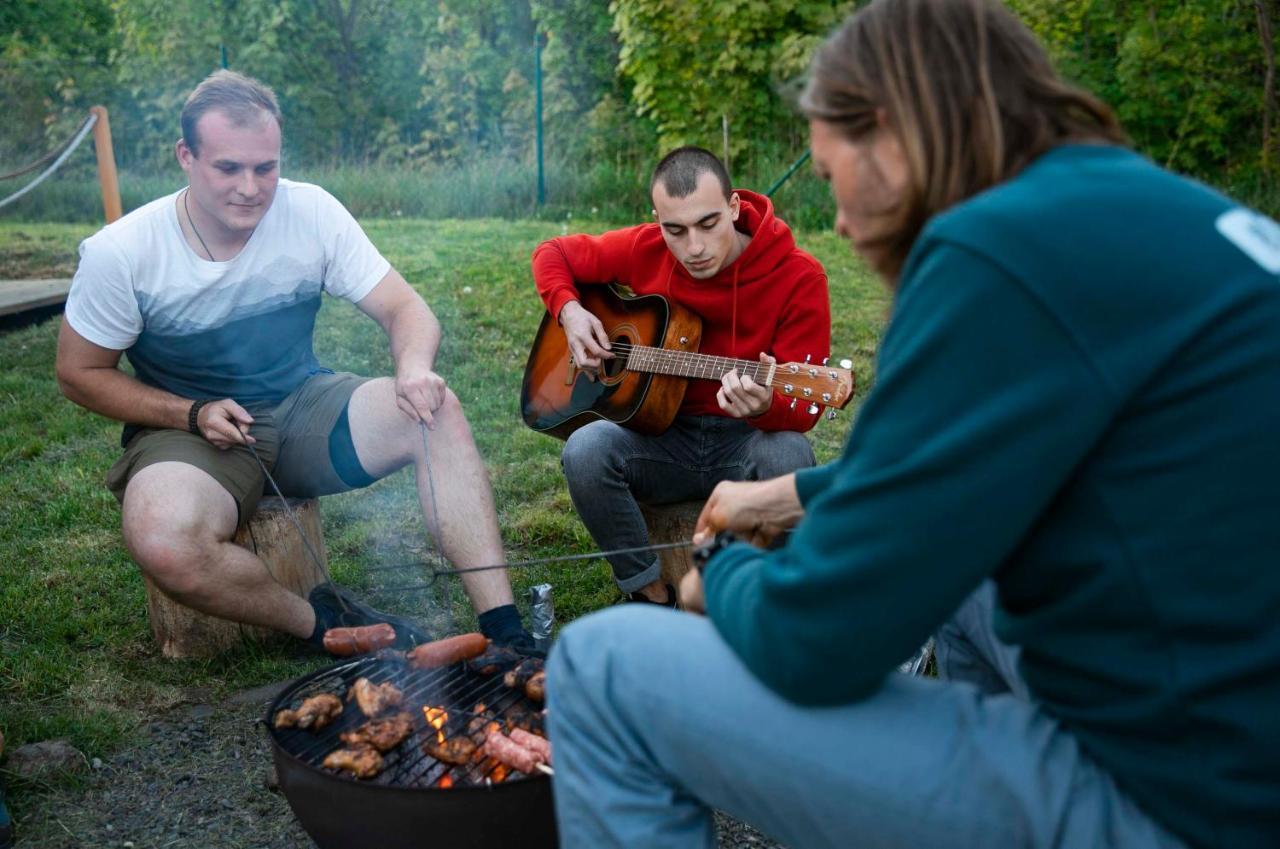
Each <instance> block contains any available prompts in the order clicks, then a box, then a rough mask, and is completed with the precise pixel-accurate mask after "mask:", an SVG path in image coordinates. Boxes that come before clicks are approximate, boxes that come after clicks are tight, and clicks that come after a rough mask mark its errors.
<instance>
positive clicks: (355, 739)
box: [338, 711, 413, 752]
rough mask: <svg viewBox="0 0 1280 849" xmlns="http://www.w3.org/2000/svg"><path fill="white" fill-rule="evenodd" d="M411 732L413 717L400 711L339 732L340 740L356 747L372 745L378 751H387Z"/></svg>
mask: <svg viewBox="0 0 1280 849" xmlns="http://www.w3.org/2000/svg"><path fill="white" fill-rule="evenodd" d="M412 733H413V717H412V716H410V715H409V714H408V713H405V712H403V711H401V712H400V713H397V714H395V715H394V716H388V717H385V718H383V719H371V720H369V721H368V722H366V723H365V724H364V725H361V726H360V727H359V728H356V729H355V730H353V731H344V732H342V733H341V734H339V735H338V736H339V738H341V740H342V742H344V743H346V744H347V745H349V746H351V747H352V748H357V747H359V746H372V747H373V748H375V749H377V750H378V751H379V752H389V751H391V750H392V749H394V748H395V747H396V746H399V745H400V744H401V743H403V742H404V738H406V737H408V736H409V735H410V734H412Z"/></svg>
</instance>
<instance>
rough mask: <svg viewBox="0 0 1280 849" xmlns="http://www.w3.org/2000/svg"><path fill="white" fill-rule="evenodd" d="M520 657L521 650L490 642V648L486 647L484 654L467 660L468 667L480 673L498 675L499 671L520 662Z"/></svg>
mask: <svg viewBox="0 0 1280 849" xmlns="http://www.w3.org/2000/svg"><path fill="white" fill-rule="evenodd" d="M520 659H521V655H520V653H519V652H517V651H515V650H513V649H509V648H507V647H506V646H498V645H493V644H490V645H489V648H487V649H485V653H484V654H482V655H480V656H479V657H473V658H471V660H468V661H467V668H469V669H470V670H471V671H472V672H475V673H476V674H478V675H484V676H485V677H488V676H490V675H497V674H498V673H499V672H506V671H507V670H508V669H510V668H511V667H513V666H515V665H516V664H517V663H519V662H520Z"/></svg>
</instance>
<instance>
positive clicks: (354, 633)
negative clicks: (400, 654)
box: [324, 622, 396, 657]
mask: <svg viewBox="0 0 1280 849" xmlns="http://www.w3.org/2000/svg"><path fill="white" fill-rule="evenodd" d="M395 641H396V629H395V628H392V627H391V626H390V625H388V624H387V623H386V622H379V623H378V624H376V625H361V626H359V627H358V628H330V629H329V630H328V631H325V632H324V650H325V651H327V652H328V653H329V654H331V655H334V656H335V657H350V656H351V655H353V654H365V653H366V652H371V651H377V650H378V649H385V648H387V647H388V646H390V645H391V644H393V643H394V642H395Z"/></svg>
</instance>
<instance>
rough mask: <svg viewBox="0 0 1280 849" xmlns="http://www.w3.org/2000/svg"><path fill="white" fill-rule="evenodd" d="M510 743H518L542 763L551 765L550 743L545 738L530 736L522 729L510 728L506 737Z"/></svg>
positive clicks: (535, 735)
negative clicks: (509, 739)
mask: <svg viewBox="0 0 1280 849" xmlns="http://www.w3.org/2000/svg"><path fill="white" fill-rule="evenodd" d="M507 736H509V737H510V738H511V740H512V742H515V743H519V744H520V745H521V746H524V747H525V748H526V749H528V750H529V751H531V752H533V753H534V754H535V755H537V756H538V757H539V758H540V759H541V760H542V762H543V763H545V764H550V763H551V741H550V740H548V739H547V738H546V737H539V736H538V735H537V734H530V733H529V732H528V731H525V730H524V729H523V728H512V729H511V732H510V733H509V734H508V735H507Z"/></svg>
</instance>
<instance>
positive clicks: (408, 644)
mask: <svg viewBox="0 0 1280 849" xmlns="http://www.w3.org/2000/svg"><path fill="white" fill-rule="evenodd" d="M307 601H309V602H311V606H312V607H313V608H315V611H316V618H317V619H318V620H319V621H320V622H321V623H322V624H323V625H324V628H325V629H326V630H327V629H329V628H355V627H358V626H360V625H376V624H378V623H379V622H386V623H387V624H388V625H390V626H391V627H392V628H395V629H396V641H395V647H396V648H400V649H409V648H413V647H414V646H416V645H421V644H422V643H429V642H431V636H430V635H429V634H428V633H427V632H426V631H425V630H424V629H423V628H422V626H421V625H418V624H417V623H416V622H413V621H412V620H410V619H406V618H404V617H403V616H396V615H395V614H394V613H384V612H382V611H381V610H375V609H373V608H372V607H370V606H369V605H367V604H365V603H364V602H362V601H360V600H359V599H357V598H356V597H355V596H353V595H351V593H349V592H347V591H346V590H344V589H343V588H342V587H339V586H338V585H337V584H333V583H325V584H321V585H319V586H318V587H316V588H315V589H313V590H312V591H311V594H310V595H309V596H307Z"/></svg>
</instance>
